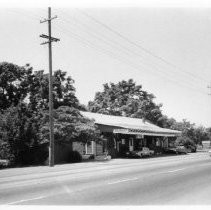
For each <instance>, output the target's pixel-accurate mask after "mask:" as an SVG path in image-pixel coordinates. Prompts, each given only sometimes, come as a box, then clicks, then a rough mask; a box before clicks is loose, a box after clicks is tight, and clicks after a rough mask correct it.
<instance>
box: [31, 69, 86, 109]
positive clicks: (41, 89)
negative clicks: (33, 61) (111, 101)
mask: <svg viewBox="0 0 211 210" xmlns="http://www.w3.org/2000/svg"><path fill="white" fill-rule="evenodd" d="M73 84H74V80H73V79H72V78H71V77H70V76H68V77H67V76H66V72H64V71H62V70H57V71H55V72H54V74H53V103H54V108H55V109H57V108H58V107H59V106H71V107H75V108H79V109H83V110H84V109H85V108H84V107H83V106H82V105H80V103H79V101H78V99H77V98H76V96H75V88H74V86H73ZM29 101H30V106H31V107H32V109H33V110H34V109H47V108H48V102H49V79H48V74H45V73H44V71H36V72H35V73H34V75H33V77H32V79H31V85H30V96H29Z"/></svg>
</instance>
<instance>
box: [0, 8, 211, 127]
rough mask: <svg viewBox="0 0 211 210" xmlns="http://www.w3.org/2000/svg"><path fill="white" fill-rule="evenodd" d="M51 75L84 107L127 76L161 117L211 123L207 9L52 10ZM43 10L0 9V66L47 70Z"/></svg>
mask: <svg viewBox="0 0 211 210" xmlns="http://www.w3.org/2000/svg"><path fill="white" fill-rule="evenodd" d="M54 15H57V16H58V18H56V19H54V20H52V36H54V37H57V38H59V39H60V42H57V43H53V70H57V69H61V70H63V71H66V72H67V75H69V76H71V77H72V78H73V79H74V80H75V88H76V96H77V97H78V98H79V101H80V102H81V103H83V104H87V103H88V101H90V100H93V99H94V96H95V93H96V92H97V91H102V90H103V86H102V85H103V84H104V83H109V82H114V83H117V82H119V81H121V80H123V79H124V80H128V79H130V78H132V79H133V80H134V81H135V82H136V84H137V85H140V84H141V85H142V86H143V89H144V90H146V91H148V92H149V93H153V94H154V95H155V96H156V99H155V102H156V103H162V104H163V107H162V111H163V114H166V115H167V116H168V117H173V118H175V119H176V120H178V121H181V120H182V119H187V120H189V121H191V122H192V123H196V124H197V125H203V126H206V127H210V126H211V117H210V116H211V96H210V95H208V93H211V92H210V91H211V89H210V90H209V89H208V88H207V86H208V85H211V84H210V83H211V59H210V57H211V56H210V55H211V8H202V7H184V8H183V7H180V8H174V7H173V8H167V7H165V8H163V7H156V6H155V7H152V6H151V7H148V8H146V7H145V8H143V7H137V6H135V7H134V6H126V7H89V8H85V7H79V8H67V7H66V8H62V7H52V16H54ZM43 18H47V8H45V7H40V8H28V7H23V8H22V7H21V6H20V5H19V6H18V7H9V8H8V7H1V8H0V28H1V33H0V62H2V61H7V62H12V63H15V64H18V65H21V66H23V65H25V64H26V63H30V64H31V66H32V67H33V68H34V70H41V69H44V70H45V71H46V72H47V71H48V46H47V45H40V43H42V42H43V41H45V40H42V39H41V38H40V37H39V35H40V34H47V24H46V23H42V24H40V20H42V19H43Z"/></svg>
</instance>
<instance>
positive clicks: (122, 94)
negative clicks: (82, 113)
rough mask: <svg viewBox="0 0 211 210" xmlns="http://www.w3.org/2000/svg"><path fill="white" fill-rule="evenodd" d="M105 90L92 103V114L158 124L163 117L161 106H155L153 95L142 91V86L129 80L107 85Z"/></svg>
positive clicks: (97, 94)
mask: <svg viewBox="0 0 211 210" xmlns="http://www.w3.org/2000/svg"><path fill="white" fill-rule="evenodd" d="M103 87H104V90H103V91H102V92H97V93H96V95H95V98H94V101H90V102H89V104H88V109H89V111H91V112H98V113H103V114H111V115H117V116H127V117H134V118H144V119H147V120H149V121H151V122H153V123H156V124H157V123H158V120H159V118H160V117H161V116H162V113H161V109H160V108H161V106H162V105H161V104H155V102H154V101H153V99H154V98H155V97H154V95H153V94H149V93H148V92H147V91H144V90H143V89H142V86H141V85H136V83H135V82H134V81H133V80H132V79H129V80H128V81H125V80H123V81H121V82H119V83H117V84H114V83H110V84H108V83H106V84H104V85H103Z"/></svg>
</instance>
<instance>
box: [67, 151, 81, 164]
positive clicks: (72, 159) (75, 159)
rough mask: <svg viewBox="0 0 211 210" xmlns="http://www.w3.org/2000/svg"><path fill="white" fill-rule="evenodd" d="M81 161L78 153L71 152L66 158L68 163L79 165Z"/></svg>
mask: <svg viewBox="0 0 211 210" xmlns="http://www.w3.org/2000/svg"><path fill="white" fill-rule="evenodd" d="M81 161H82V156H81V154H80V153H79V152H78V151H71V152H70V153H69V156H68V160H67V162H68V163H79V162H81Z"/></svg>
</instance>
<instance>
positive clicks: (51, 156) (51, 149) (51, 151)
mask: <svg viewBox="0 0 211 210" xmlns="http://www.w3.org/2000/svg"><path fill="white" fill-rule="evenodd" d="M55 18H57V16H54V17H51V7H48V19H44V20H41V21H40V23H45V22H48V35H45V34H41V35H40V37H41V38H44V39H47V40H48V41H46V42H43V43H41V45H44V44H48V49H49V128H50V144H49V166H50V167H53V166H54V122H53V95H52V89H53V88H52V87H53V79H52V44H51V43H52V42H57V41H60V40H59V39H57V38H54V37H52V36H51V20H53V19H55Z"/></svg>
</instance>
